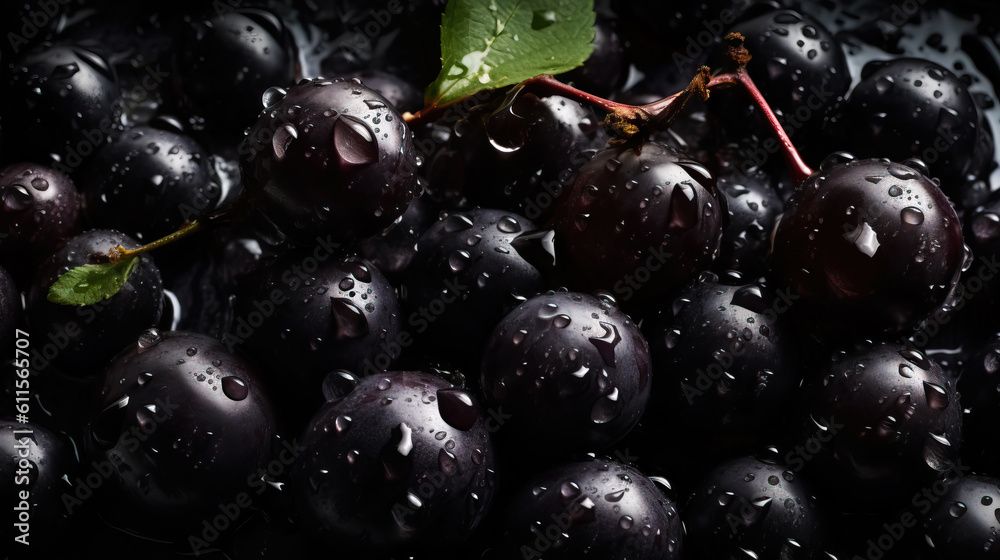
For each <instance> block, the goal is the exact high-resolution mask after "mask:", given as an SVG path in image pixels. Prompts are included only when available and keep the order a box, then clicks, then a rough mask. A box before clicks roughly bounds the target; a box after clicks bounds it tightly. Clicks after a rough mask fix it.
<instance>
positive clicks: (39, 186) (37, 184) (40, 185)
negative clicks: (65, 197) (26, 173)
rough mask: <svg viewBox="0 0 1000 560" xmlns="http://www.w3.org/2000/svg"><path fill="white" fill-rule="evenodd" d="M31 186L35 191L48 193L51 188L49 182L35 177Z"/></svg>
mask: <svg viewBox="0 0 1000 560" xmlns="http://www.w3.org/2000/svg"><path fill="white" fill-rule="evenodd" d="M31 186H32V187H34V188H35V190H39V191H46V190H48V188H49V182H48V181H46V180H45V179H43V178H41V177H35V178H34V179H32V180H31Z"/></svg>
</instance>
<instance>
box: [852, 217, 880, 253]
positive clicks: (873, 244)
mask: <svg viewBox="0 0 1000 560" xmlns="http://www.w3.org/2000/svg"><path fill="white" fill-rule="evenodd" d="M844 239H846V240H848V241H850V242H851V243H852V244H854V246H855V247H857V249H858V250H859V251H861V252H862V253H864V254H865V255H867V256H869V257H874V256H875V253H876V252H877V251H878V248H879V246H880V245H881V244H880V243H879V241H878V235H876V233H875V230H874V229H872V227H871V226H870V225H868V222H861V226H860V227H857V228H855V229H854V230H853V231H849V232H847V233H845V234H844Z"/></svg>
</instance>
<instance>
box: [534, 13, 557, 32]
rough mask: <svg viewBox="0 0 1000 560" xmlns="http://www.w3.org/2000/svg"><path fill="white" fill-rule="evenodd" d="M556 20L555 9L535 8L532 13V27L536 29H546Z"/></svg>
mask: <svg viewBox="0 0 1000 560" xmlns="http://www.w3.org/2000/svg"><path fill="white" fill-rule="evenodd" d="M555 22H556V13H555V11H553V10H535V11H534V12H533V13H532V15H531V28H532V29H534V30H535V31H538V30H540V29H545V28H546V27H548V26H550V25H552V24H554V23H555Z"/></svg>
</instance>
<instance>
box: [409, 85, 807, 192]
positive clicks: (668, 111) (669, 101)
mask: <svg viewBox="0 0 1000 560" xmlns="http://www.w3.org/2000/svg"><path fill="white" fill-rule="evenodd" d="M705 72H706V74H705V75H706V76H707V70H705ZM696 81H697V80H696ZM723 84H729V85H739V86H742V87H743V89H744V90H746V92H747V93H749V94H750V97H751V98H752V99H753V101H754V103H755V104H756V105H757V106H758V107H759V108H760V110H761V112H762V113H763V115H764V117H765V118H766V119H767V122H768V124H769V125H770V126H771V128H772V129H773V130H774V134H775V135H776V136H777V137H778V142H779V146H780V150H781V152H782V153H783V154H784V156H785V160H786V161H787V163H788V169H789V174H790V175H791V179H792V181H794V182H795V183H796V184H798V183H801V182H802V181H803V180H805V178H806V177H808V176H810V175H812V174H813V170H812V169H810V167H809V166H808V165H806V163H805V161H803V160H802V156H801V155H799V151H798V150H796V149H795V146H794V145H793V144H792V141H791V139H790V138H789V137H788V134H787V133H785V129H784V128H783V127H782V126H781V123H779V122H778V118H777V117H776V116H775V114H774V111H772V110H771V108H770V107H769V106H768V104H767V100H765V99H764V96H763V95H761V93H760V90H759V89H757V86H756V85H755V84H754V83H753V80H752V79H751V78H750V76H749V75H748V74H747V73H746V70H745V69H744V68H743V67H740V68H739V69H737V70H736V71H734V72H727V73H725V74H720V75H718V76H715V77H713V78H711V80H708V81H707V83H705V81H702V82H701V85H696V84H695V82H692V85H690V86H688V87H687V88H685V89H684V91H681V92H678V93H675V94H673V95H671V96H669V97H664V98H663V99H660V100H659V101H654V102H653V103H649V104H647V105H642V106H635V105H628V104H626V103H619V102H617V101H611V100H608V99H604V98H602V97H598V96H596V95H593V94H590V93H587V92H585V91H583V90H580V89H577V88H575V87H573V86H570V85H567V84H564V83H562V82H560V81H559V80H557V79H555V78H554V77H553V76H552V75H550V74H542V75H540V76H535V77H534V78H529V79H527V80H525V81H523V82H521V83H520V84H518V85H517V86H515V87H516V90H514V91H513V92H512V93H513V94H514V95H519V94H520V93H521V92H530V93H533V94H536V95H539V96H547V95H561V96H563V97H568V98H570V99H575V100H577V101H580V102H582V103H587V104H589V105H592V106H594V107H599V108H601V109H603V110H605V111H607V112H609V113H614V114H615V116H616V117H617V118H619V119H621V120H622V121H626V122H628V123H631V124H633V125H635V126H636V127H639V128H642V127H646V126H649V125H651V124H652V125H653V126H654V127H657V128H667V127H668V126H669V125H670V123H671V122H672V121H673V120H674V119H675V118H676V117H677V115H679V114H680V112H681V110H682V109H683V107H684V105H685V103H686V102H687V100H688V99H690V98H691V96H693V95H695V94H696V93H698V91H697V90H699V89H702V88H703V89H705V90H709V89H711V88H713V87H718V86H721V85H723ZM447 107H448V106H447V105H446V106H441V107H439V106H435V107H428V108H426V109H424V110H422V111H419V112H417V113H415V114H410V113H407V114H405V115H403V119H404V120H405V121H406V122H407V124H409V125H410V126H415V125H418V124H422V123H425V122H430V121H433V120H434V119H436V118H437V117H439V116H440V115H441V114H442V113H443V112H444V110H445V109H446V108H447Z"/></svg>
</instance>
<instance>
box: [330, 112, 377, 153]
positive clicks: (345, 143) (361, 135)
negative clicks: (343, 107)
mask: <svg viewBox="0 0 1000 560" xmlns="http://www.w3.org/2000/svg"><path fill="white" fill-rule="evenodd" d="M333 145H334V149H335V150H336V152H337V157H338V158H340V162H341V164H343V165H367V164H371V163H375V162H376V161H378V144H377V142H376V140H375V135H374V133H372V131H371V129H370V128H369V127H368V125H367V124H365V122H364V121H362V120H360V119H358V118H356V117H353V116H351V115H341V117H340V118H339V119H337V122H336V123H335V124H334V125H333Z"/></svg>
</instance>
